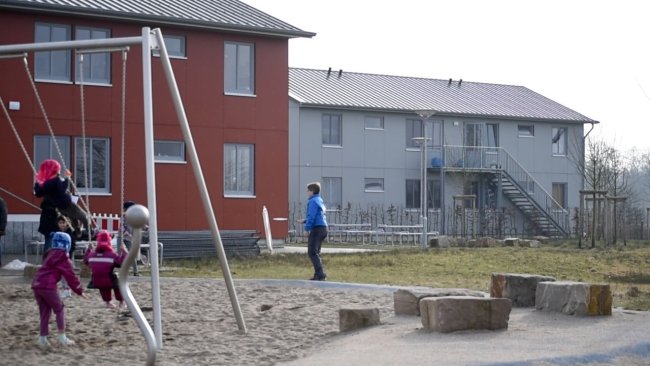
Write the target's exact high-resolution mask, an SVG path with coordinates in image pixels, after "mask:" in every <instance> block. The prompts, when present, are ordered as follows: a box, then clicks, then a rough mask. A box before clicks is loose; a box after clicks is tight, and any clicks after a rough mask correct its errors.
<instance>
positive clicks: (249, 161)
mask: <svg viewBox="0 0 650 366" xmlns="http://www.w3.org/2000/svg"><path fill="white" fill-rule="evenodd" d="M254 173H255V146H254V145H252V144H224V145H223V180H224V182H223V187H224V194H225V195H227V196H253V195H254V194H255V176H254Z"/></svg>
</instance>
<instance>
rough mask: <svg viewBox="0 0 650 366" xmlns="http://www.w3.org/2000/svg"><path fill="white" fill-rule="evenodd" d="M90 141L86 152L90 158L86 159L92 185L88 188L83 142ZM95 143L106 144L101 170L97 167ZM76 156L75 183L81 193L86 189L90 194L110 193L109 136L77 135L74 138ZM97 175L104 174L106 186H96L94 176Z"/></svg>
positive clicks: (89, 181)
mask: <svg viewBox="0 0 650 366" xmlns="http://www.w3.org/2000/svg"><path fill="white" fill-rule="evenodd" d="M84 141H85V142H86V143H88V145H89V146H86V154H88V158H87V160H86V162H87V164H88V183H89V185H90V187H88V189H87V190H86V183H85V176H84V158H83V146H81V143H82V142H84ZM95 144H104V146H105V150H104V154H103V155H104V158H105V161H104V162H103V169H101V170H99V168H97V169H96V168H95V166H96V165H98V162H96V158H99V157H95V154H94V152H93V147H94V146H95ZM74 156H75V166H74V173H73V177H72V178H73V179H74V182H75V185H76V186H77V188H78V189H79V192H81V193H86V191H87V192H88V193H90V194H108V193H110V192H111V176H110V166H111V142H110V139H109V138H107V137H86V138H85V139H84V138H82V137H75V138H74ZM95 174H97V175H102V178H103V180H104V182H105V186H104V187H96V186H95V183H94V179H93V176H94V175H95Z"/></svg>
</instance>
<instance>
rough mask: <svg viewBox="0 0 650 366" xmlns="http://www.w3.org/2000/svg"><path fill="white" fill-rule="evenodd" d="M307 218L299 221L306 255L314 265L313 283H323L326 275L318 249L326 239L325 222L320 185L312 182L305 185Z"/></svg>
mask: <svg viewBox="0 0 650 366" xmlns="http://www.w3.org/2000/svg"><path fill="white" fill-rule="evenodd" d="M307 196H308V197H309V199H308V201H307V218H306V219H304V220H300V222H301V223H303V224H304V225H305V236H307V237H308V238H309V239H308V242H307V243H308V244H307V255H309V259H310V260H311V263H312V264H313V265H314V276H313V277H312V278H310V280H313V281H325V278H326V277H327V275H326V274H325V271H324V270H323V262H322V261H321V258H320V249H321V245H322V243H323V240H325V238H326V237H327V220H326V219H325V203H324V202H323V199H322V198H321V197H320V183H319V182H314V183H309V184H308V185H307Z"/></svg>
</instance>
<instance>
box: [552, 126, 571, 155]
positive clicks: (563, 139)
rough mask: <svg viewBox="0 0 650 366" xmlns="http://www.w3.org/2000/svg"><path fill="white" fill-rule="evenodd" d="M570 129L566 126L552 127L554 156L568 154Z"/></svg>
mask: <svg viewBox="0 0 650 366" xmlns="http://www.w3.org/2000/svg"><path fill="white" fill-rule="evenodd" d="M568 133H569V129H568V128H566V127H553V128H552V129H551V135H552V136H553V137H552V138H551V149H552V152H553V156H567V147H568V144H567V134H568Z"/></svg>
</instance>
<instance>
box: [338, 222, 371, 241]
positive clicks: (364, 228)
mask: <svg viewBox="0 0 650 366" xmlns="http://www.w3.org/2000/svg"><path fill="white" fill-rule="evenodd" d="M327 229H328V234H327V241H328V242H329V241H330V240H336V238H337V237H338V241H339V242H343V240H344V239H345V241H349V240H350V239H351V238H354V240H355V241H358V240H359V237H361V242H362V243H364V244H365V243H366V237H367V238H368V241H369V242H371V241H372V236H373V235H375V234H376V233H377V231H376V230H373V229H372V224H340V223H337V224H329V225H328V228H327Z"/></svg>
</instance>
